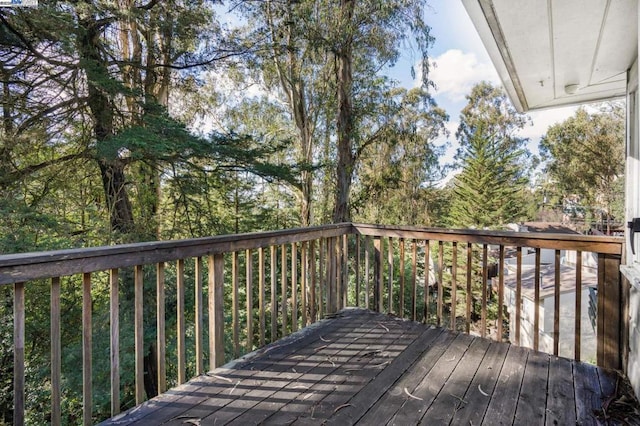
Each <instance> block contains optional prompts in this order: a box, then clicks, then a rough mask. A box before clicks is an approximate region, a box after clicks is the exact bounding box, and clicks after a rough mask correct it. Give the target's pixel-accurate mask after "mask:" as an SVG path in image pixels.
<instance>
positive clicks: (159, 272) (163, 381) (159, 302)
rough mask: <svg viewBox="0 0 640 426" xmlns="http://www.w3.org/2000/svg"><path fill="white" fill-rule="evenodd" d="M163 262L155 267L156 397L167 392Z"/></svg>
mask: <svg viewBox="0 0 640 426" xmlns="http://www.w3.org/2000/svg"><path fill="white" fill-rule="evenodd" d="M164 284H165V281H164V262H159V263H158V264H157V265H156V309H157V317H156V329H157V330H156V331H157V336H156V344H157V346H158V395H160V394H163V393H164V392H166V390H167V341H166V332H165V331H166V330H165V316H164V315H165V294H164Z"/></svg>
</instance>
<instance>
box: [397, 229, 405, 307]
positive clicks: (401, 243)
mask: <svg viewBox="0 0 640 426" xmlns="http://www.w3.org/2000/svg"><path fill="white" fill-rule="evenodd" d="M399 246H400V294H399V295H398V299H399V300H398V316H399V317H400V318H404V287H405V280H404V267H405V265H404V262H405V259H404V257H405V253H404V238H400V241H399Z"/></svg>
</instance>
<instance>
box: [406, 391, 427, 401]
mask: <svg viewBox="0 0 640 426" xmlns="http://www.w3.org/2000/svg"><path fill="white" fill-rule="evenodd" d="M404 393H406V394H407V396H408V397H409V398H413V399H417V400H418V401H424V400H423V399H422V398H420V397H418V396H415V395H411V394H410V393H409V391H408V390H407V388H404Z"/></svg>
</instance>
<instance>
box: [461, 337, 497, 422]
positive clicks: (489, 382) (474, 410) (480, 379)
mask: <svg viewBox="0 0 640 426" xmlns="http://www.w3.org/2000/svg"><path fill="white" fill-rule="evenodd" d="M508 350H509V345H508V344H507V343H497V342H491V343H490V345H489V348H488V349H487V352H486V353H485V356H484V358H483V360H482V363H481V364H480V367H478V371H477V372H476V374H475V376H474V377H473V380H472V381H471V385H470V386H469V388H468V389H467V393H466V394H465V395H464V397H463V398H464V400H465V401H466V402H467V403H466V404H463V405H462V406H461V407H460V408H459V409H458V410H457V411H456V413H455V415H454V416H453V419H452V421H451V424H454V425H479V424H480V423H482V419H483V418H484V413H485V412H486V411H487V408H488V407H489V403H490V402H491V395H493V392H494V389H495V387H496V383H497V381H498V376H499V375H500V371H501V369H502V365H503V364H504V360H505V358H506V356H507V352H508Z"/></svg>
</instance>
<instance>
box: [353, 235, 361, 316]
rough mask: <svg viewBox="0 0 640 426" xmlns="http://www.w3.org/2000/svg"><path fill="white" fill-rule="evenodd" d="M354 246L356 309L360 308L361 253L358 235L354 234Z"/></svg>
mask: <svg viewBox="0 0 640 426" xmlns="http://www.w3.org/2000/svg"><path fill="white" fill-rule="evenodd" d="M354 238H355V240H356V241H355V245H356V260H355V270H356V290H355V291H356V308H359V307H360V257H361V256H362V253H360V235H358V234H355V236H354Z"/></svg>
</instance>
